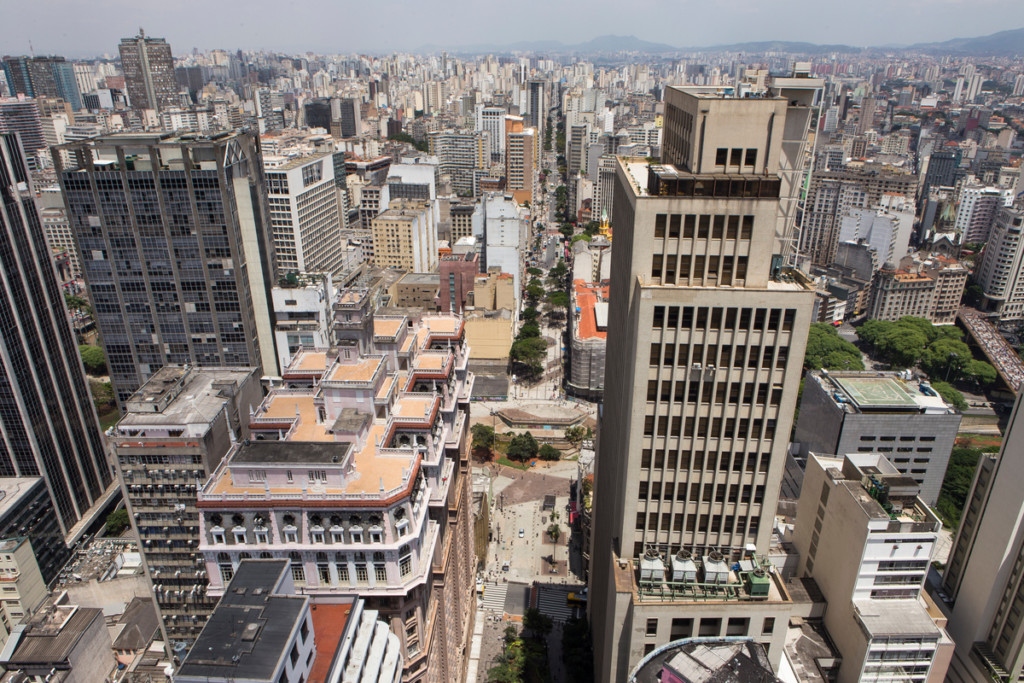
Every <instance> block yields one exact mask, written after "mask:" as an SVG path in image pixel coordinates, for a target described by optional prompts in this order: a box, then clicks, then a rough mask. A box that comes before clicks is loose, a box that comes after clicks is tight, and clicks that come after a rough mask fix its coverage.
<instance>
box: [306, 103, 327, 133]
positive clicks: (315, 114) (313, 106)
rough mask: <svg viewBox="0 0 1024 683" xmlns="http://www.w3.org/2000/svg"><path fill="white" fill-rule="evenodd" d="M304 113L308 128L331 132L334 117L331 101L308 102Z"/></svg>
mask: <svg viewBox="0 0 1024 683" xmlns="http://www.w3.org/2000/svg"><path fill="white" fill-rule="evenodd" d="M303 111H304V112H305V115H306V128H323V129H324V130H326V131H328V132H330V130H331V116H332V114H331V101H330V100H313V101H312V102H307V103H306V105H305V106H304V107H303Z"/></svg>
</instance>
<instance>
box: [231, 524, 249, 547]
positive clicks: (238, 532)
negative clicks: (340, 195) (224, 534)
mask: <svg viewBox="0 0 1024 683" xmlns="http://www.w3.org/2000/svg"><path fill="white" fill-rule="evenodd" d="M231 533H232V534H234V536H235V543H245V542H246V541H245V529H239V528H237V527H236V528H234V529H232V530H231Z"/></svg>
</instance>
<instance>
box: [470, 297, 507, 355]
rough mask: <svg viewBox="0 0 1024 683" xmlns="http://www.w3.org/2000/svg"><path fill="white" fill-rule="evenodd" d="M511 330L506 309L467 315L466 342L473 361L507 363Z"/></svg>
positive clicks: (473, 312) (472, 312) (474, 312)
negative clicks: (471, 351) (471, 350)
mask: <svg viewBox="0 0 1024 683" xmlns="http://www.w3.org/2000/svg"><path fill="white" fill-rule="evenodd" d="M512 328H513V325H512V312H511V311H509V310H507V309H505V310H499V311H479V310H477V311H470V312H469V313H467V314H466V342H467V343H469V345H470V347H471V348H472V349H473V360H474V361H502V362H508V352H509V349H510V348H512V338H513V334H512Z"/></svg>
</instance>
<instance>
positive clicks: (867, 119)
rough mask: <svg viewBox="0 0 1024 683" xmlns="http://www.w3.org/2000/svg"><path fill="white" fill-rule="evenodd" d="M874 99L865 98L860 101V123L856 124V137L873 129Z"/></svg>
mask: <svg viewBox="0 0 1024 683" xmlns="http://www.w3.org/2000/svg"><path fill="white" fill-rule="evenodd" d="M875 105H876V103H875V98H874V97H865V98H864V99H862V100H861V101H860V121H858V122H857V135H864V134H865V133H867V132H868V131H869V130H873V129H874V127H875Z"/></svg>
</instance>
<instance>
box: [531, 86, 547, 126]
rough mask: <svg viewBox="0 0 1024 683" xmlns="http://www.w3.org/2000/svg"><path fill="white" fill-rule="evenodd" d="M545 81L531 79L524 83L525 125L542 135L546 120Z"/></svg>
mask: <svg viewBox="0 0 1024 683" xmlns="http://www.w3.org/2000/svg"><path fill="white" fill-rule="evenodd" d="M547 85H548V84H547V81H542V80H532V81H530V82H529V83H527V84H526V125H527V126H528V127H530V128H533V129H534V130H536V131H537V134H538V135H539V136H541V137H543V136H544V127H545V126H546V125H547V122H548V97H547Z"/></svg>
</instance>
